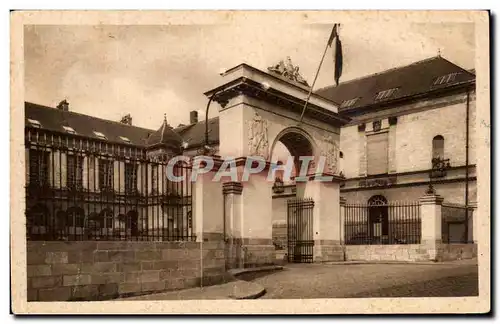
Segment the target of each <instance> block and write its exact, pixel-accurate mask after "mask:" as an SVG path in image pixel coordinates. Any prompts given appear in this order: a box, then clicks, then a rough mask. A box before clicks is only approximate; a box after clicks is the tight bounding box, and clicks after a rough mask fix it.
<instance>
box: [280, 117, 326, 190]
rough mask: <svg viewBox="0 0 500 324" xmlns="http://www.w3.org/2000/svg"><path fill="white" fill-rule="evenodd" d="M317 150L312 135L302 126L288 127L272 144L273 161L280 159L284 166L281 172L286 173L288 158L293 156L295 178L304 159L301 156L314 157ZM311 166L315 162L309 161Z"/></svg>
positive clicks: (281, 167)
mask: <svg viewBox="0 0 500 324" xmlns="http://www.w3.org/2000/svg"><path fill="white" fill-rule="evenodd" d="M316 151H317V149H316V145H315V143H314V140H313V138H312V137H311V135H309V134H308V133H307V132H306V131H304V130H303V129H301V128H300V127H296V126H293V127H288V128H285V129H284V130H282V131H281V132H280V133H279V134H278V135H277V136H276V138H275V140H274V143H272V145H271V162H273V163H276V162H277V161H280V162H281V163H280V164H282V166H280V167H278V168H279V169H280V170H282V171H283V172H281V174H284V173H285V172H284V170H283V168H284V167H285V165H286V163H287V162H288V159H289V158H292V159H293V168H292V170H291V177H292V180H294V179H295V177H296V176H297V175H299V173H300V170H301V168H302V164H303V160H301V159H300V157H314V156H315V153H316ZM309 166H310V167H313V166H314V162H312V163H309ZM308 173H309V172H308Z"/></svg>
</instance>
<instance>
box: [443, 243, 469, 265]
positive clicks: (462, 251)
mask: <svg viewBox="0 0 500 324" xmlns="http://www.w3.org/2000/svg"><path fill="white" fill-rule="evenodd" d="M438 253H439V254H438V260H439V261H453V260H466V259H475V258H477V245H476V244H441V245H440V246H439V252H438Z"/></svg>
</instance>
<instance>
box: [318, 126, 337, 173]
mask: <svg viewBox="0 0 500 324" xmlns="http://www.w3.org/2000/svg"><path fill="white" fill-rule="evenodd" d="M321 154H322V155H323V156H324V157H325V158H326V161H325V162H326V163H325V167H326V170H325V171H326V172H328V173H332V174H336V173H337V171H338V159H339V147H338V144H337V142H336V141H335V139H334V138H333V136H332V135H324V136H323V141H322V149H321Z"/></svg>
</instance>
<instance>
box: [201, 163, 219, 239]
mask: <svg viewBox="0 0 500 324" xmlns="http://www.w3.org/2000/svg"><path fill="white" fill-rule="evenodd" d="M214 172H215V171H210V172H207V173H204V174H198V177H197V178H196V181H195V182H194V183H193V219H194V222H195V223H194V227H195V232H196V241H197V242H207V241H222V239H223V235H224V234H223V232H224V219H223V216H224V211H223V205H222V202H223V197H222V188H221V183H220V182H219V181H213V178H214Z"/></svg>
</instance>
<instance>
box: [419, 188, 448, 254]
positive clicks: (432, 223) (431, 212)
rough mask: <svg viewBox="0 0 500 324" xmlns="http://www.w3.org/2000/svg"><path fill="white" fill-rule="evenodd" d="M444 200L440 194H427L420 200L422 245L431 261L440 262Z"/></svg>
mask: <svg viewBox="0 0 500 324" xmlns="http://www.w3.org/2000/svg"><path fill="white" fill-rule="evenodd" d="M442 203H443V198H442V197H441V196H439V195H438V194H435V193H431V194H426V195H425V196H423V197H421V198H420V219H421V222H422V224H421V234H420V235H421V237H420V244H421V245H423V247H424V249H425V250H426V251H427V253H428V255H429V259H430V260H438V258H439V257H440V255H439V246H440V245H441V243H442V234H441V217H442V215H441V204H442Z"/></svg>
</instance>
